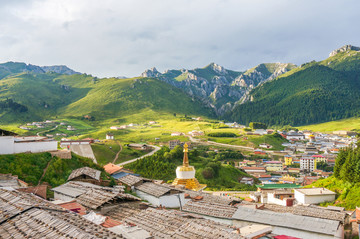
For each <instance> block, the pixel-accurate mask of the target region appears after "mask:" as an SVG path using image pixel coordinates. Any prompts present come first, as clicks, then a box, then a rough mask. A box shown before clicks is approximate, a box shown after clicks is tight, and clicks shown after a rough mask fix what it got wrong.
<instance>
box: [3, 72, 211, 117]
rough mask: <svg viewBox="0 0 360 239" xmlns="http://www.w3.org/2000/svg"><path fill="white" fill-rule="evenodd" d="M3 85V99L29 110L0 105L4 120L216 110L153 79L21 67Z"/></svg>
mask: <svg viewBox="0 0 360 239" xmlns="http://www.w3.org/2000/svg"><path fill="white" fill-rule="evenodd" d="M0 89H1V90H0V100H5V99H6V98H11V99H13V100H14V101H15V102H17V103H20V104H23V105H25V106H26V107H28V109H29V110H28V112H25V113H18V112H9V111H0V121H1V122H8V123H10V122H29V121H33V120H42V119H46V118H55V117H58V118H67V117H82V116H83V115H86V114H90V115H91V116H94V117H95V121H104V120H108V119H120V120H124V119H126V118H127V117H129V116H130V115H132V114H139V113H142V112H149V111H152V114H153V115H156V114H172V113H178V114H188V115H195V114H196V115H201V116H210V115H212V112H211V110H210V109H206V108H204V107H203V106H202V105H201V103H199V102H197V101H196V100H193V99H191V98H190V97H189V96H187V95H186V94H185V93H183V92H182V91H179V90H178V89H177V88H175V87H173V86H171V85H169V84H166V83H164V82H162V81H159V80H155V79H145V78H141V79H135V78H134V79H116V78H105V79H97V78H94V77H92V76H88V75H85V74H83V75H71V76H69V75H59V74H55V73H46V74H27V73H20V74H18V75H13V76H9V77H7V78H5V79H2V80H0Z"/></svg>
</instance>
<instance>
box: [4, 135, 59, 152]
mask: <svg viewBox="0 0 360 239" xmlns="http://www.w3.org/2000/svg"><path fill="white" fill-rule="evenodd" d="M56 150H57V141H56V140H53V139H48V138H47V137H41V136H24V137H20V136H13V135H9V136H0V154H18V153H25V152H31V153H40V152H48V151H56Z"/></svg>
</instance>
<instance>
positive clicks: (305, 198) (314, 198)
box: [294, 190, 335, 204]
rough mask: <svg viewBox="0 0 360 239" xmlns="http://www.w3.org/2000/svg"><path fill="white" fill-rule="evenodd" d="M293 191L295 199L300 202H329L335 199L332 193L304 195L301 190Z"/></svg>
mask: <svg viewBox="0 0 360 239" xmlns="http://www.w3.org/2000/svg"><path fill="white" fill-rule="evenodd" d="M294 191H295V199H296V201H297V202H298V203H301V204H318V203H322V202H331V201H334V200H335V194H334V195H305V194H303V193H301V192H298V191H297V190H294Z"/></svg>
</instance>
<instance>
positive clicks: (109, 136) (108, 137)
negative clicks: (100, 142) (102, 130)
mask: <svg viewBox="0 0 360 239" xmlns="http://www.w3.org/2000/svg"><path fill="white" fill-rule="evenodd" d="M106 139H110V140H114V139H115V138H114V134H112V133H107V134H106Z"/></svg>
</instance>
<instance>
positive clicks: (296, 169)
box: [287, 168, 300, 173]
mask: <svg viewBox="0 0 360 239" xmlns="http://www.w3.org/2000/svg"><path fill="white" fill-rule="evenodd" d="M287 170H288V173H300V168H288V169H287Z"/></svg>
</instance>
